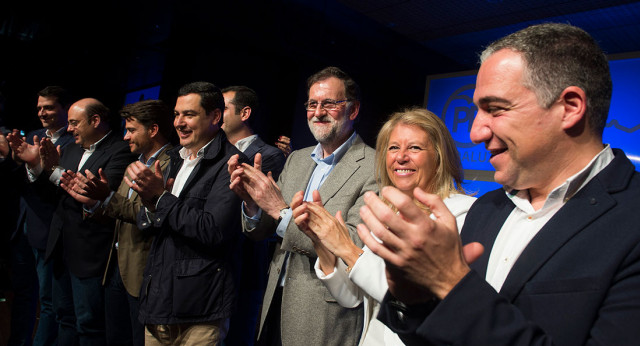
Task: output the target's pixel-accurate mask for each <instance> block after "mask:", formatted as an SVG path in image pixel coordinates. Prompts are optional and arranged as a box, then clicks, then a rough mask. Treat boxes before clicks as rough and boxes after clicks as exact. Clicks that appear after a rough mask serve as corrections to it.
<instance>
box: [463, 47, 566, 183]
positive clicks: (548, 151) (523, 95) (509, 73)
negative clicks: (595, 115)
mask: <svg viewBox="0 0 640 346" xmlns="http://www.w3.org/2000/svg"><path fill="white" fill-rule="evenodd" d="M524 66H525V65H524V61H523V59H522V57H521V55H520V54H519V53H516V52H514V51H511V50H508V49H503V50H500V51H498V52H496V53H494V54H493V55H491V56H490V57H489V58H488V59H486V60H485V61H484V63H483V64H482V66H481V67H480V70H479V71H478V77H477V81H476V90H475V93H474V95H473V101H474V103H475V104H476V105H477V106H478V114H477V115H476V118H475V120H474V122H473V126H472V128H471V140H472V141H473V142H474V143H484V144H485V146H486V148H487V150H489V151H490V153H491V159H490V162H491V164H492V165H493V167H494V168H495V170H496V172H495V180H496V182H498V183H500V184H502V185H505V186H507V187H508V188H512V189H519V190H523V189H529V188H537V187H541V186H543V185H545V184H547V182H548V181H550V180H551V179H552V178H553V177H554V176H555V175H556V174H557V170H558V169H559V168H560V167H558V166H561V165H560V164H559V163H558V162H556V160H553V159H552V158H553V157H556V156H558V155H554V153H555V152H557V151H558V150H561V149H559V148H558V147H559V146H558V138H559V137H560V133H561V131H562V130H561V128H562V126H561V124H560V121H561V119H562V116H561V113H560V112H561V110H562V109H561V108H560V109H559V107H558V104H557V103H556V104H554V105H552V106H551V107H550V108H549V109H544V108H542V107H541V106H540V105H539V104H538V100H537V97H536V95H535V93H534V92H533V91H532V90H530V89H528V88H526V87H525V86H524V85H523V73H524Z"/></svg>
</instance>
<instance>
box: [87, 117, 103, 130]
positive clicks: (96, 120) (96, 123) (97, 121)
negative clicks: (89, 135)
mask: <svg viewBox="0 0 640 346" xmlns="http://www.w3.org/2000/svg"><path fill="white" fill-rule="evenodd" d="M101 122H102V119H101V118H100V116H99V115H98V114H94V115H91V116H90V117H89V124H91V126H92V127H93V128H94V129H97V128H98V126H100V123H101Z"/></svg>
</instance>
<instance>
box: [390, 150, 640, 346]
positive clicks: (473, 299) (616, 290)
mask: <svg viewBox="0 0 640 346" xmlns="http://www.w3.org/2000/svg"><path fill="white" fill-rule="evenodd" d="M614 153H615V158H614V160H613V161H612V162H611V163H610V164H609V165H608V166H607V167H605V168H604V169H603V170H602V171H601V172H600V173H599V174H597V175H596V176H595V177H594V178H593V179H592V180H591V181H590V182H589V183H588V184H587V185H586V186H584V187H583V188H582V189H581V190H580V191H579V192H578V193H577V194H576V195H574V196H573V197H572V198H571V199H570V200H569V201H568V202H567V203H566V204H565V205H564V206H563V207H562V208H561V209H560V210H559V211H558V212H557V213H556V214H555V215H554V216H553V217H552V218H551V220H549V221H548V222H547V224H546V225H545V226H544V227H543V228H542V229H541V230H540V231H539V233H538V234H537V235H536V236H535V237H534V238H533V239H532V240H531V242H530V243H529V245H528V246H527V247H526V248H525V249H524V251H523V252H522V254H521V255H520V257H519V258H518V260H517V261H516V263H515V264H514V266H513V268H512V269H511V271H510V272H509V275H508V276H507V278H506V281H505V282H504V285H503V286H502V289H501V290H500V293H497V292H496V291H495V290H494V289H493V288H492V287H491V286H490V285H489V284H488V283H487V282H486V281H485V279H484V277H485V273H486V269H487V263H488V260H489V255H490V253H491V249H492V246H493V243H494V241H495V238H496V236H497V234H498V232H499V231H500V228H501V227H502V224H503V223H504V221H505V220H506V218H507V217H508V216H509V214H510V213H511V211H512V210H513V208H514V205H513V203H511V201H510V200H509V199H508V198H507V197H506V196H505V193H504V191H503V190H501V189H500V190H496V191H492V192H490V193H487V194H486V195H484V196H482V197H481V198H479V199H478V200H477V201H476V202H475V203H474V205H473V206H472V207H471V209H470V210H469V214H468V215H467V219H466V222H465V225H464V227H463V229H462V233H461V237H462V242H463V244H466V243H470V242H480V243H482V244H483V245H484V247H485V251H484V254H483V256H482V257H481V258H480V259H478V260H477V261H476V262H474V263H472V264H471V268H472V271H471V272H470V273H469V274H468V275H467V276H465V277H464V278H463V279H462V281H461V282H459V283H458V285H456V286H455V287H454V288H453V290H452V291H451V292H450V293H449V295H447V297H445V299H444V300H442V301H440V302H435V303H432V304H426V305H423V306H421V307H420V308H418V307H411V308H409V309H407V310H406V311H405V314H404V317H402V318H400V317H399V315H398V314H397V310H398V309H399V308H398V305H397V304H393V303H392V299H391V297H390V295H389V294H388V295H387V297H386V298H385V303H384V306H383V308H382V310H381V314H380V316H379V318H380V319H381V320H384V322H385V324H387V325H389V326H391V327H392V329H394V330H395V331H396V332H398V333H399V334H400V335H401V337H404V339H405V340H406V341H407V343H409V344H412V343H413V342H416V341H417V342H418V343H421V344H450V345H550V344H555V345H585V344H588V345H592V344H599V345H633V344H637V343H638V340H640V328H639V323H640V174H639V173H638V172H636V171H635V167H634V166H633V164H631V162H630V161H629V160H628V159H627V158H626V156H625V155H624V153H623V152H622V151H620V150H616V149H614ZM399 310H403V309H402V308H400V309H399Z"/></svg>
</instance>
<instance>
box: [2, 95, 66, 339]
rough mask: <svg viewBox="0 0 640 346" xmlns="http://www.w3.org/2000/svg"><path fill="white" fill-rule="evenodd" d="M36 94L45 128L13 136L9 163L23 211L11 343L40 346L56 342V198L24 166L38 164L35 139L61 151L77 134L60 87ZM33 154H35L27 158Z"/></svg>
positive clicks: (15, 247)
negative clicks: (50, 243) (51, 255)
mask: <svg viewBox="0 0 640 346" xmlns="http://www.w3.org/2000/svg"><path fill="white" fill-rule="evenodd" d="M37 95H38V99H37V106H36V109H37V115H38V119H39V120H40V122H41V123H42V128H41V129H37V130H34V131H31V132H29V133H28V134H27V136H26V137H25V138H24V139H23V138H21V137H20V136H15V135H14V134H12V135H10V136H9V137H10V138H12V145H13V146H14V147H15V149H16V150H14V151H13V153H14V154H15V155H14V156H15V160H12V158H10V157H9V158H7V160H10V161H13V164H14V169H13V178H12V179H13V181H12V182H11V183H15V184H17V186H16V187H18V188H19V189H20V202H19V206H20V207H19V211H18V216H17V217H18V222H17V223H16V225H15V228H14V229H13V230H12V232H11V255H12V257H11V258H12V261H11V267H12V271H11V275H12V285H13V288H14V291H15V296H14V300H13V308H12V309H11V314H12V317H11V335H10V338H9V341H8V345H14V344H15V345H19V344H20V345H21V344H24V343H29V342H30V340H31V338H32V337H33V343H34V344H36V345H49V344H54V343H55V341H56V338H57V334H58V324H57V323H56V320H55V314H54V312H53V305H52V287H51V283H52V282H53V278H52V275H53V271H52V266H51V263H45V250H46V248H47V238H48V237H49V224H50V223H51V218H52V216H53V211H54V210H55V206H56V204H57V196H56V194H55V193H47V192H51V191H50V190H47V189H44V190H43V189H38V188H35V187H34V186H33V185H32V184H28V183H27V171H26V164H28V163H29V162H27V161H30V162H31V163H35V161H38V160H39V156H38V155H37V151H35V150H34V149H36V146H35V145H34V137H35V138H36V141H40V139H43V138H50V139H51V142H52V143H53V144H54V145H56V146H59V147H60V148H61V150H64V148H65V147H66V146H67V144H69V143H73V136H72V135H71V133H69V132H67V111H68V110H69V106H71V104H72V103H73V99H72V97H71V94H70V93H69V92H68V91H67V90H66V89H64V88H62V87H60V86H47V87H45V88H44V89H42V90H40V91H39V92H38V94H37ZM18 147H22V148H18ZM27 147H28V148H27ZM29 148H31V149H29ZM32 150H33V151H32ZM30 152H31V154H32V155H29V154H30ZM23 162H25V164H22V163H23ZM36 297H39V301H40V315H39V319H38V328H37V331H36V334H35V336H34V335H33V326H34V323H35V318H36V308H37V305H36V303H37V300H38V299H36Z"/></svg>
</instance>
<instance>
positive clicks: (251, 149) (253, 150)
mask: <svg viewBox="0 0 640 346" xmlns="http://www.w3.org/2000/svg"><path fill="white" fill-rule="evenodd" d="M264 144H265V143H264V142H263V141H262V140H261V139H260V137H258V138H256V140H255V141H253V143H251V145H250V146H248V147H247V149H246V150H245V151H244V154H245V155H246V156H247V157H248V158H249V160H250V161H251V162H249V163H250V164H252V165H253V157H254V156H255V155H256V154H257V153H258V152H259V151H260V148H262V147H263V146H264Z"/></svg>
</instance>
